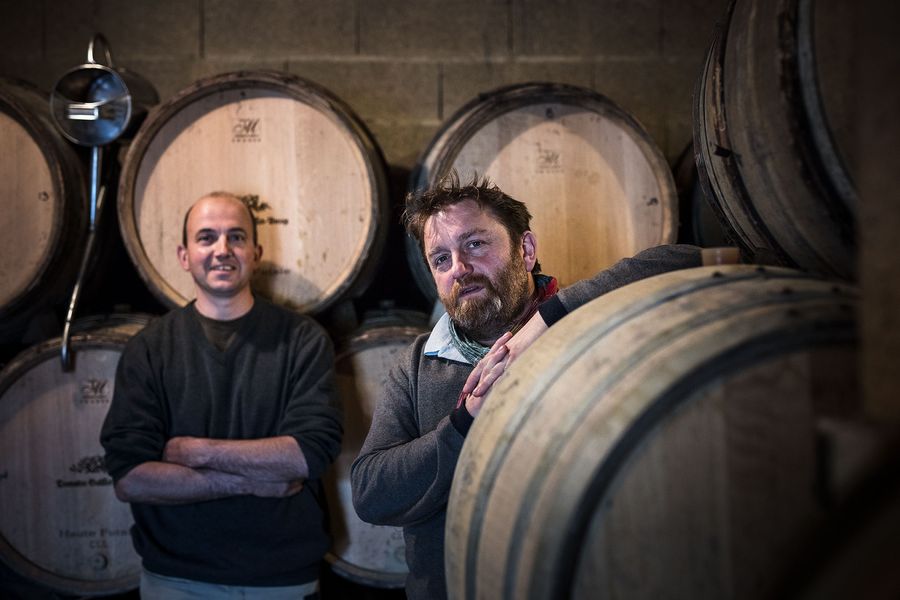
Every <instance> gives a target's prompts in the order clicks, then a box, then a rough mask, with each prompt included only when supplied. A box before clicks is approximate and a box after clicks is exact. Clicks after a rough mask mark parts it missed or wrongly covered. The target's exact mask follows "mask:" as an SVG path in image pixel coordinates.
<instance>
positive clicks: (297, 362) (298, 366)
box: [278, 321, 343, 479]
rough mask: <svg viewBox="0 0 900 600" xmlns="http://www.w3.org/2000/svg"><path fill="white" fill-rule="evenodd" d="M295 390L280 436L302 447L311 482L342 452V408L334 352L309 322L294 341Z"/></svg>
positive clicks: (292, 378) (325, 337)
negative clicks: (290, 437) (336, 381)
mask: <svg viewBox="0 0 900 600" xmlns="http://www.w3.org/2000/svg"><path fill="white" fill-rule="evenodd" d="M292 362H293V364H292V373H291V377H290V381H291V388H290V390H289V400H288V403H287V407H286V409H285V414H284V418H283V419H282V422H281V425H280V427H279V430H278V435H290V436H292V437H293V438H294V439H295V440H297V444H298V445H299V446H300V450H301V451H302V452H303V456H304V458H305V459H306V463H307V466H308V467H309V479H318V478H320V477H321V476H322V474H323V473H324V472H325V469H327V468H328V465H329V464H331V462H332V461H334V459H335V458H336V457H337V455H338V453H339V452H340V450H341V436H342V434H343V427H342V415H341V408H340V405H339V403H338V401H337V389H336V383H335V375H334V349H333V346H332V343H331V340H330V339H329V338H328V336H327V334H325V332H324V330H322V329H321V328H320V327H319V326H318V325H317V324H315V323H313V322H312V321H307V322H306V323H305V326H303V327H301V328H300V330H299V333H298V335H297V337H296V339H295V340H294V351H293V357H292Z"/></svg>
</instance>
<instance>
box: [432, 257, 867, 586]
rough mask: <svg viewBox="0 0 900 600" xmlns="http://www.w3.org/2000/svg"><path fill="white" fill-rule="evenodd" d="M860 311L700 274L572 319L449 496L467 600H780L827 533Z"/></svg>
mask: <svg viewBox="0 0 900 600" xmlns="http://www.w3.org/2000/svg"><path fill="white" fill-rule="evenodd" d="M856 302H857V297H856V293H855V291H854V290H853V289H852V288H849V287H846V286H841V285H835V284H833V283H829V282H826V281H822V280H819V279H815V278H812V277H810V276H808V275H805V274H803V273H801V272H799V271H794V270H788V269H781V268H777V267H775V268H762V267H757V266H748V265H727V266H716V267H699V268H696V269H689V270H684V271H677V272H672V273H668V274H665V275H661V276H658V277H653V278H650V279H646V280H643V281H640V282H637V283H634V284H632V285H629V286H626V287H623V288H621V289H619V290H616V291H614V292H612V293H609V294H606V295H604V296H603V297H601V298H598V299H596V300H594V301H593V302H591V303H588V304H587V305H585V306H583V307H581V308H580V309H578V310H576V311H574V312H572V313H571V314H570V315H568V316H567V317H565V318H564V319H563V320H561V321H560V322H559V323H558V324H556V325H555V326H554V327H553V328H551V329H550V330H549V331H548V332H547V333H546V334H544V335H543V336H542V337H541V338H540V339H538V340H537V341H536V342H535V343H534V344H533V345H532V347H531V348H529V349H528V350H527V351H526V352H524V353H523V354H522V356H521V357H520V358H519V359H518V360H517V361H516V362H515V363H513V364H512V365H511V367H510V369H509V371H508V372H507V373H506V374H505V375H504V377H503V378H502V379H500V380H499V381H498V382H497V383H496V384H495V389H493V390H492V392H491V394H490V396H489V397H488V399H487V400H486V402H485V405H484V408H483V410H482V412H481V414H480V415H479V417H478V419H476V421H475V423H474V424H473V426H472V429H471V430H470V432H469V435H468V437H467V439H466V443H465V445H464V447H463V450H462V454H461V456H460V459H459V463H458V465H457V468H456V473H455V475H454V480H453V486H452V489H451V494H450V499H449V505H448V514H447V529H446V532H447V537H446V565H447V578H448V588H449V592H450V597H452V598H467V599H469V598H522V599H538V598H541V599H543V598H585V599H587V598H599V597H602V598H648V599H649V598H661V597H667V598H695V599H696V598H711V599H712V598H717V599H719V598H748V599H749V598H765V597H770V594H771V593H772V591H773V589H774V588H775V587H776V586H777V581H776V574H777V573H778V572H780V567H781V566H782V565H784V564H787V563H788V560H789V559H790V558H792V557H793V556H794V553H796V552H797V551H798V550H799V549H800V548H802V546H803V543H804V542H805V539H806V536H807V535H808V534H809V533H810V531H811V530H813V529H814V528H815V527H816V526H817V525H818V524H819V523H820V522H821V520H822V518H823V515H824V507H823V506H822V503H821V500H820V496H819V492H820V490H818V489H817V485H816V484H817V474H818V473H819V470H820V468H821V466H822V465H821V462H822V461H821V458H820V457H819V456H818V453H817V436H816V419H817V418H818V417H819V416H821V415H827V416H838V415H848V414H851V413H852V412H853V411H854V410H855V409H856V406H855V403H856V401H857V384H856V379H855V377H856V375H855V373H856V366H855V365H856V353H855V348H856V323H855V314H854V310H855V307H856Z"/></svg>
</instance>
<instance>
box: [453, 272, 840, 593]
mask: <svg viewBox="0 0 900 600" xmlns="http://www.w3.org/2000/svg"><path fill="white" fill-rule="evenodd" d="M661 277H668V280H663V279H661ZM754 279H764V280H768V279H773V280H774V282H773V284H771V285H770V288H771V289H770V292H769V294H770V296H767V297H766V298H762V297H761V298H760V299H757V302H759V301H760V300H762V301H763V305H767V304H766V303H767V302H772V300H771V299H770V298H772V299H775V298H776V297H777V301H778V302H781V303H782V304H784V303H785V302H787V303H789V302H790V301H792V300H793V298H792V296H791V294H789V293H787V292H786V291H782V292H778V293H777V294H776V295H771V293H772V291H776V290H777V288H778V286H780V283H781V281H784V282H785V283H788V282H790V281H795V282H799V281H804V282H808V283H807V284H806V285H809V286H815V287H814V289H815V290H816V292H815V294H816V295H815V297H817V298H818V297H822V298H824V297H826V296H827V295H828V294H835V295H836V297H837V298H840V299H841V300H839V301H838V300H836V301H835V303H834V304H833V306H832V309H833V312H834V314H835V315H837V316H839V317H840V318H841V319H843V320H844V321H845V322H847V323H850V324H851V326H850V327H847V328H845V329H846V331H845V333H848V334H849V335H853V333H854V332H853V328H852V321H853V314H852V311H843V306H842V304H843V301H844V300H849V301H850V302H852V301H854V299H856V298H857V296H856V291H855V290H854V289H852V288H848V287H846V286H841V285H836V284H834V283H833V282H829V281H826V280H822V279H821V278H818V277H813V276H811V275H809V274H807V273H803V272H800V271H794V270H787V269H769V268H759V267H752V266H748V265H735V266H724V267H699V268H696V269H689V270H687V271H679V272H675V273H670V274H667V275H662V276H658V277H654V278H650V279H648V280H645V281H644V282H638V283H637V284H632V286H635V285H637V286H640V287H638V288H635V287H632V289H631V290H630V292H628V293H625V292H624V291H622V292H620V293H619V294H618V296H617V298H615V299H613V300H612V302H613V304H614V306H611V305H609V300H605V301H603V302H601V301H600V300H599V299H598V300H595V301H594V302H593V303H592V304H594V306H595V308H597V307H600V308H602V309H603V312H604V314H605V316H606V318H607V321H606V325H605V326H604V328H603V329H601V330H598V331H594V332H592V333H591V336H590V339H587V338H584V339H583V340H574V341H573V342H574V345H575V346H577V347H571V348H570V347H569V346H566V345H562V346H561V348H568V353H567V354H565V355H559V356H556V355H554V357H553V361H554V364H556V363H559V362H565V361H566V360H567V358H571V357H572V356H575V355H577V354H578V352H579V351H580V350H579V348H581V347H582V346H584V345H585V344H588V343H593V342H592V341H591V340H596V339H599V338H600V337H601V336H605V335H606V330H607V329H609V328H611V327H613V328H618V327H619V326H620V325H617V324H616V323H618V322H620V321H621V322H623V323H624V322H626V321H628V320H631V319H632V318H634V317H635V316H641V315H642V314H644V312H645V310H647V306H648V305H649V306H653V307H655V306H657V305H659V304H661V303H662V302H664V301H665V298H670V297H672V296H673V295H677V294H680V293H690V294H696V293H701V292H702V290H703V289H706V288H708V287H709V286H710V285H719V284H722V283H724V284H726V285H727V284H729V283H734V282H744V283H742V285H745V286H746V285H748V283H751V282H752V281H753V280H754ZM652 280H656V281H655V282H654V281H652ZM663 283H665V284H666V286H665V287H662V286H661V284H663ZM650 286H659V287H652V291H653V292H654V297H653V298H646V299H645V300H644V301H641V302H634V299H635V298H638V297H645V296H646V294H647V292H648V291H649V290H651V287H650ZM698 286H700V287H698ZM751 289H752V288H751ZM623 290H624V288H623ZM613 293H616V292H613ZM657 296H659V297H657ZM782 304H777V305H776V306H781V305H782ZM785 305H787V304H785ZM725 308H726V309H727V306H726V307H725ZM612 311H614V312H612ZM576 312H577V311H576ZM606 313H610V314H614V315H615V318H614V321H615V322H616V323H612V322H611V320H610V318H609V317H610V314H606ZM573 314H574V313H573ZM698 314H700V313H698ZM629 315H631V316H629ZM786 315H787V316H786V317H785V318H784V322H785V323H789V321H790V319H791V316H790V311H787V312H786ZM602 316H604V315H597V316H595V317H593V318H592V319H591V320H592V321H594V322H596V323H598V324H599V323H601V322H602V321H600V320H599V319H600V317H602ZM571 317H572V315H569V317H568V318H571ZM844 321H842V322H844ZM573 323H574V321H573ZM819 326H820V322H818V321H815V322H811V323H810V324H809V327H810V330H811V331H812V332H813V333H814V334H815V333H816V332H817V330H818V328H819ZM784 327H785V326H784V325H783V326H781V329H778V331H781V332H783V330H784ZM556 335H557V337H558V336H559V335H560V334H556ZM759 335H761V334H759V333H758V332H750V338H752V339H756V337H758V336H759ZM789 339H790V338H789ZM650 341H652V340H650ZM553 342H554V344H556V346H559V340H558V339H556V338H555V337H554V339H553ZM556 346H554V347H556ZM526 356H528V355H527V354H526ZM534 356H538V355H537V354H535V355H534ZM534 366H535V365H534V364H531V363H528V364H526V365H523V367H522V368H525V367H534ZM550 375H553V373H551V374H550ZM526 376H527V374H526ZM534 377H535V376H534V375H532V376H530V377H527V378H526V379H524V380H523V379H521V378H514V379H513V380H510V381H514V384H513V385H514V387H517V389H519V390H520V391H523V390H526V389H527V390H530V391H529V392H528V393H527V395H526V396H525V397H523V398H520V399H519V401H518V402H515V403H513V404H510V405H509V407H515V406H519V407H520V408H518V409H515V408H509V410H508V411H507V412H508V414H506V415H505V417H504V415H500V414H498V415H496V417H497V418H500V417H504V420H503V429H502V432H501V433H500V434H501V435H507V434H508V433H509V432H511V431H518V430H519V429H520V426H521V422H522V420H523V419H524V418H525V417H524V416H523V415H521V414H520V413H521V412H522V408H521V407H523V406H524V405H525V404H526V403H527V404H528V405H529V406H530V407H531V406H533V405H534V404H535V403H534V402H533V400H534V397H536V395H537V394H538V392H537V391H535V389H534V388H535V387H536V385H539V386H541V387H543V386H546V385H548V384H549V383H550V381H549V380H547V379H546V378H544V379H542V380H535V379H534ZM529 410H530V409H529ZM516 411H518V412H516ZM487 422H488V423H490V422H491V421H487ZM484 427H485V425H484V424H482V425H480V426H479V425H478V422H476V425H475V428H476V429H473V432H471V433H470V436H469V438H467V439H469V440H472V439H475V440H476V441H477V439H479V437H480V436H481V437H484V436H485V435H486V434H484V433H482V429H483V428H484ZM629 427H630V425H629ZM485 431H487V430H485ZM499 431H500V430H497V431H494V430H491V431H490V434H491V435H492V436H494V437H496V435H498V432H499ZM485 439H487V438H485ZM473 448H474V446H470V447H469V450H468V451H467V450H466V448H465V447H464V449H463V455H461V457H460V459H461V463H460V464H461V465H463V464H465V463H464V462H463V460H464V459H470V460H471V459H473V457H474V456H475V455H476V454H477V453H478V451H477V450H474V449H473ZM505 451H506V452H507V453H508V452H509V446H507V448H506V450H505ZM606 455H609V452H607V453H606ZM497 460H499V459H496V457H493V458H490V459H489V460H488V461H486V462H484V466H483V467H482V466H476V467H474V470H472V469H470V472H469V473H464V472H463V471H462V470H460V469H457V475H456V476H455V477H454V486H453V488H452V490H451V505H452V504H453V501H454V499H457V500H459V499H460V498H462V496H465V498H466V500H465V503H466V506H464V507H463V508H460V509H457V510H456V513H458V514H456V515H455V516H454V515H453V514H451V513H452V512H453V510H452V509H451V511H450V513H448V523H447V531H448V535H449V532H450V531H451V530H452V527H453V526H454V519H455V520H456V521H459V520H460V519H461V518H466V517H472V518H474V517H475V516H477V515H481V516H483V514H484V505H485V503H486V502H487V500H484V499H482V500H481V501H478V502H476V503H475V504H473V505H472V506H471V507H470V506H468V504H469V502H470V500H469V498H471V497H476V496H477V495H478V494H477V493H476V492H473V489H474V488H468V489H466V490H464V491H462V492H460V491H459V490H458V489H457V488H458V487H459V486H460V485H461V483H460V482H462V481H463V480H464V479H465V478H466V477H470V478H475V479H476V480H477V481H481V482H482V483H481V484H480V487H479V488H478V489H479V490H480V489H482V486H485V485H490V486H493V485H494V482H493V481H492V479H493V477H492V476H490V473H491V472H498V470H501V471H502V465H500V464H499V463H497V464H495V463H496V462H497ZM480 462H483V461H481V459H479V463H480ZM482 470H483V471H484V473H483V474H481V473H480V472H481V471H482ZM485 481H487V482H488V483H484V482H485ZM460 494H462V496H460ZM526 496H527V494H526ZM466 522H467V523H469V521H468V520H466ZM455 525H456V526H460V524H459V523H456V524H455ZM575 529H577V527H575ZM479 535H480V533H478V532H477V531H476V530H475V527H471V528H470V529H469V530H468V533H467V535H466V536H465V537H464V538H463V537H460V538H459V539H460V540H461V541H460V543H459V546H458V547H459V548H461V549H462V548H465V550H464V551H463V552H461V553H460V554H461V556H460V557H457V559H455V560H456V561H457V562H456V563H452V565H453V566H452V568H453V569H455V570H456V572H455V579H454V582H453V583H451V585H454V584H458V583H459V582H458V581H456V580H457V579H459V580H462V579H463V578H464V579H465V581H464V583H463V588H461V589H458V590H457V591H460V592H462V590H463V589H464V590H466V591H465V593H464V594H463V595H464V596H465V597H473V596H472V589H471V587H470V582H471V577H472V574H473V573H476V572H477V568H476V567H477V564H475V561H476V557H475V556H474V555H473V554H471V550H472V548H473V546H472V544H473V543H474V544H477V539H476V540H474V541H473V539H472V536H476V537H477V536H479ZM514 547H515V544H510V545H509V548H510V551H511V552H512V551H513V548H514ZM447 556H448V558H449V557H450V555H449V554H448V555H447ZM563 562H565V561H563ZM447 564H448V569H450V568H451V562H450V561H449V560H448V562H447ZM535 576H537V575H536V574H535ZM532 583H536V582H532ZM544 584H546V582H544V583H542V585H544ZM507 591H508V590H507ZM548 597H550V596H548ZM554 597H555V596H554ZM561 597H562V596H561Z"/></svg>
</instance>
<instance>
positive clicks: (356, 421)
mask: <svg viewBox="0 0 900 600" xmlns="http://www.w3.org/2000/svg"><path fill="white" fill-rule="evenodd" d="M427 319H428V315H425V314H419V313H414V312H409V311H407V312H401V311H389V312H388V313H386V314H382V315H380V316H374V315H373V316H370V317H368V318H366V319H364V321H363V324H362V326H361V327H360V329H359V331H357V332H356V333H355V334H354V335H352V336H351V337H349V338H348V339H347V340H345V341H343V342H342V343H341V344H340V345H339V351H338V355H337V358H336V371H337V383H338V390H339V392H340V397H341V401H342V402H343V407H344V438H343V441H342V445H341V454H340V456H338V458H337V460H336V461H335V462H334V464H333V465H332V467H331V468H330V469H329V472H328V474H327V476H326V478H325V489H326V494H327V498H328V505H329V508H330V511H331V513H330V516H331V533H332V537H333V546H332V549H331V551H330V552H329V553H328V554H327V555H326V559H327V560H328V562H329V564H330V565H331V568H332V570H333V571H334V572H335V573H337V574H338V575H340V576H342V577H344V578H346V579H348V580H350V581H354V582H356V583H360V584H363V585H367V586H372V587H377V588H401V587H403V586H404V584H405V583H406V575H407V573H408V568H407V566H406V555H405V551H406V544H405V542H404V540H403V530H402V528H400V527H387V526H382V525H372V524H370V523H365V522H363V521H362V520H361V519H360V518H359V517H358V516H357V514H356V510H355V509H354V508H353V497H352V492H351V488H350V466H351V465H352V464H353V461H354V459H356V457H357V456H358V455H359V451H360V449H361V448H362V445H363V442H364V441H365V439H366V435H367V434H368V432H369V427H370V426H371V424H372V414H373V413H374V411H375V404H376V402H377V401H378V398H379V395H380V394H381V392H382V390H383V389H384V385H385V381H386V377H387V374H388V371H390V369H391V368H392V367H393V366H394V364H395V363H396V362H397V360H398V358H399V354H400V353H402V352H403V351H404V350H405V349H406V348H407V347H408V346H409V345H410V344H411V343H412V342H413V340H414V339H415V338H416V337H417V336H418V335H420V334H422V333H424V332H425V331H427V328H426V323H427Z"/></svg>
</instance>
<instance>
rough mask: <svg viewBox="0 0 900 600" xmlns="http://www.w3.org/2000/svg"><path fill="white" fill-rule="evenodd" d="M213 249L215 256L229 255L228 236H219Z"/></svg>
mask: <svg viewBox="0 0 900 600" xmlns="http://www.w3.org/2000/svg"><path fill="white" fill-rule="evenodd" d="M213 248H214V250H215V252H216V256H223V255H228V254H231V244H230V243H229V242H228V236H227V235H220V236H219V238H218V239H217V240H216V244H215V246H214V247H213Z"/></svg>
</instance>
